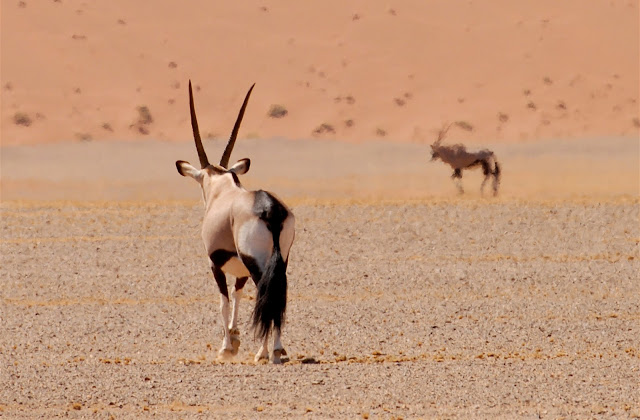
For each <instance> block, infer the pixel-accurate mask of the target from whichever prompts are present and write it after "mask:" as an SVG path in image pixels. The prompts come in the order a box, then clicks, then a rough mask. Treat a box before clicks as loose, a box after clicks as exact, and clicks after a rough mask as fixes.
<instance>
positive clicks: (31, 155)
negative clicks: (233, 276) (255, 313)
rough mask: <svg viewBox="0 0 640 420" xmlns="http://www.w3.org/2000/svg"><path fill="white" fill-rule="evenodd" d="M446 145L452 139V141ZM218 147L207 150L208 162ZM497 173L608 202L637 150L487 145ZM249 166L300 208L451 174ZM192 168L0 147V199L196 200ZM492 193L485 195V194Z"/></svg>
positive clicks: (508, 182)
mask: <svg viewBox="0 0 640 420" xmlns="http://www.w3.org/2000/svg"><path fill="white" fill-rule="evenodd" d="M452 140H453V139H452ZM224 144H225V143H224V142H221V141H208V142H206V143H205V146H206V149H207V152H208V154H209V156H210V159H211V160H214V159H217V158H218V156H219V155H220V154H221V153H222V150H223V149H224ZM483 146H488V147H490V148H491V149H492V150H494V151H495V153H496V156H497V159H498V161H499V162H500V165H501V167H502V182H501V187H500V196H501V197H502V198H505V199H523V200H530V199H534V200H546V199H567V198H572V199H576V198H586V199H590V200H595V199H610V198H614V197H620V196H631V197H637V196H638V195H639V194H640V142H639V141H638V139H637V138H636V139H632V138H612V137H608V138H607V137H605V138H595V139H582V140H575V141H566V140H553V141H551V140H550V141H537V142H527V143H518V144H505V143H496V144H485V145H483ZM244 157H248V158H250V159H251V161H252V164H251V170H250V171H249V173H248V174H247V175H245V176H243V177H242V182H243V184H244V185H245V186H246V187H247V188H249V189H256V188H263V189H268V190H271V191H275V192H277V193H278V194H279V195H280V196H281V197H283V198H286V199H293V200H297V201H298V202H300V201H301V200H311V201H313V200H318V199H331V200H343V201H344V200H351V201H353V200H375V201H380V200H419V199H431V198H449V197H452V196H454V195H455V192H456V189H455V184H454V182H453V181H452V180H451V179H450V176H451V174H452V172H453V171H452V170H451V168H450V167H449V166H447V165H445V164H443V163H442V162H429V160H430V158H431V155H430V148H429V146H426V145H420V144H408V143H394V142H389V141H374V142H366V143H361V144H353V143H345V142H339V141H326V140H295V141H294V140H269V141H261V140H246V139H243V140H242V141H238V143H237V144H236V147H235V150H234V152H233V155H232V157H231V158H232V160H233V161H235V160H237V159H240V158H244ZM178 159H183V160H188V161H191V162H192V163H194V164H195V163H197V162H198V158H197V155H196V152H195V147H194V146H193V141H190V142H186V143H175V142H155V141H146V142H145V141H138V142H78V143H69V142H67V143H56V144H44V145H42V144H41V145H25V146H5V147H0V198H1V199H2V200H5V201H6V200H106V201H109V200H133V201H138V200H145V201H146V200H161V201H162V200H196V199H198V198H199V197H200V193H199V189H198V186H197V184H195V183H194V182H193V181H192V180H190V179H185V178H183V177H181V176H180V175H179V174H178V173H177V172H176V169H175V161H176V160H178ZM482 179H483V177H482V173H481V171H480V170H472V171H465V172H464V173H463V184H464V186H465V189H466V196H467V197H469V198H478V197H479V196H480V191H479V190H480V184H481V182H482ZM488 189H489V188H487V191H488Z"/></svg>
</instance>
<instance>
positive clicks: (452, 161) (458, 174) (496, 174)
mask: <svg viewBox="0 0 640 420" xmlns="http://www.w3.org/2000/svg"><path fill="white" fill-rule="evenodd" d="M450 127H451V124H449V125H448V126H447V127H446V128H444V127H443V128H442V129H441V130H440V132H439V133H438V139H437V140H436V141H435V142H434V143H433V144H432V145H431V161H434V160H437V159H440V160H442V161H443V162H444V163H446V164H448V165H449V166H451V167H452V168H453V175H451V178H453V179H454V180H455V181H456V187H457V188H458V193H460V194H463V193H464V189H463V188H462V170H463V169H472V168H475V167H477V166H482V172H483V174H484V180H483V181H482V185H481V186H480V193H482V194H484V186H485V184H486V183H487V181H488V180H489V179H490V178H491V177H492V176H493V195H494V196H495V195H497V194H498V187H499V186H500V165H498V161H497V160H496V157H495V154H494V153H493V152H492V151H491V150H488V149H482V150H478V151H476V152H468V151H467V148H466V147H465V146H464V145H462V144H454V145H450V146H443V145H442V144H440V143H441V142H442V140H443V139H444V137H445V135H446V134H447V131H449V128H450Z"/></svg>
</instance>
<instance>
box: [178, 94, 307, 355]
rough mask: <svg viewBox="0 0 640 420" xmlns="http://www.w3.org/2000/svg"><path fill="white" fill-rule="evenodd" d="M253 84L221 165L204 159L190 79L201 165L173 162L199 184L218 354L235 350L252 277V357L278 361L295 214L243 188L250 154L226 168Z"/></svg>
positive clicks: (266, 196) (264, 195) (268, 196)
mask: <svg viewBox="0 0 640 420" xmlns="http://www.w3.org/2000/svg"><path fill="white" fill-rule="evenodd" d="M253 86H255V84H254V85H253ZM253 86H251V88H250V89H249V91H248V92H247V95H246V97H245V98H244V102H243V104H242V107H241V108H240V112H239V113H238V117H237V119H236V123H235V125H234V127H233V131H232V132H231V137H230V138H229V141H228V143H227V146H226V148H225V150H224V153H223V154H222V158H221V159H220V164H219V165H216V164H212V163H209V160H208V159H207V154H206V153H205V151H204V147H203V146H202V140H201V138H200V132H199V130H198V121H197V119H196V111H195V107H194V104H193V92H192V90H191V81H189V108H190V111H191V127H192V129H193V138H194V140H195V143H196V150H197V152H198V158H199V159H200V167H201V169H197V168H196V167H194V166H192V165H191V164H189V163H188V162H185V161H182V160H179V161H177V162H176V167H177V168H178V172H179V173H180V175H182V176H190V177H191V178H193V179H195V180H196V181H198V183H199V184H200V186H201V187H202V197H203V199H204V219H203V221H202V239H203V240H204V247H205V250H206V252H207V255H208V256H209V262H210V265H211V270H212V271H213V277H214V278H215V280H216V283H217V284H218V288H219V290H220V312H221V313H222V322H223V329H224V338H223V340H222V346H221V348H220V351H219V352H218V356H219V357H220V358H221V359H226V358H229V357H231V356H234V355H236V354H237V353H238V348H239V347H240V331H239V329H238V307H239V303H240V299H241V297H242V288H243V287H244V285H245V283H246V282H247V279H248V278H249V276H251V278H252V279H253V281H254V282H255V284H256V289H257V293H256V295H257V296H256V303H255V307H254V308H253V314H252V328H253V330H254V334H255V336H256V337H257V338H259V339H261V340H262V345H261V347H260V349H259V350H258V353H257V354H256V356H255V361H256V362H258V361H259V360H261V359H267V358H269V359H270V360H271V361H272V362H273V363H276V364H277V363H281V356H284V355H286V352H285V350H284V348H283V347H282V343H281V341H280V336H281V333H282V327H283V324H284V320H285V311H286V306H287V262H288V257H289V250H290V248H291V244H292V243H293V238H294V225H295V219H294V216H293V213H292V212H291V210H289V209H288V208H287V206H286V205H285V204H284V203H283V202H282V201H280V200H279V199H277V198H276V197H275V196H274V195H273V194H271V193H269V192H266V191H262V190H258V191H247V190H246V189H244V188H243V187H242V185H241V184H240V181H239V179H238V175H242V174H245V173H247V171H248V170H249V165H250V160H249V159H240V160H239V161H238V162H237V163H235V164H234V165H233V166H231V167H229V158H230V156H231V151H232V150H233V146H234V144H235V141H236V137H237V135H238V129H239V128H240V123H241V122H242V117H243V116H244V111H245V108H246V107H247V102H248V101H249V96H250V95H251V91H252V90H253ZM225 273H227V274H229V275H231V276H234V277H235V288H234V291H232V292H231V298H232V306H231V320H229V315H230V314H229V292H228V290H227V280H226V274H225ZM270 334H273V351H272V353H271V356H270V357H269V350H268V343H267V342H268V339H269V336H270Z"/></svg>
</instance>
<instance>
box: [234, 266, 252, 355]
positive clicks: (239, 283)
mask: <svg viewBox="0 0 640 420" xmlns="http://www.w3.org/2000/svg"><path fill="white" fill-rule="evenodd" d="M247 279H248V277H240V278H237V279H236V287H235V289H234V290H233V292H231V298H232V306H231V322H230V323H229V334H230V336H231V346H232V348H233V349H232V353H233V355H236V354H238V349H239V348H240V330H239V329H238V310H239V308H240V300H241V299H242V289H243V288H244V285H245V283H246V282H247Z"/></svg>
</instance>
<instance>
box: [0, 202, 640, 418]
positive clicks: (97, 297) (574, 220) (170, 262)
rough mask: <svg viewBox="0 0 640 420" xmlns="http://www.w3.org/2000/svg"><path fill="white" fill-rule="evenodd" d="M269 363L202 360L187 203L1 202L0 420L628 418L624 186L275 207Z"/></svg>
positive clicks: (245, 345)
mask: <svg viewBox="0 0 640 420" xmlns="http://www.w3.org/2000/svg"><path fill="white" fill-rule="evenodd" d="M290 204H291V207H292V208H293V210H294V212H295V214H296V217H297V234H296V241H295V243H294V247H293V248H292V253H291V259H290V264H289V306H288V313H287V315H288V317H287V324H286V327H285V331H284V338H283V342H284V344H285V347H286V349H287V351H288V360H287V362H286V363H284V364H283V365H281V366H273V365H268V364H259V365H255V364H254V363H253V362H252V356H253V354H254V353H255V351H257V348H258V347H259V345H258V343H257V342H256V341H254V340H253V336H252V334H251V332H250V331H248V319H249V313H250V310H251V307H252V305H253V299H252V296H253V294H254V293H255V288H254V287H253V285H248V286H247V293H246V294H245V296H246V297H247V299H245V300H244V301H243V304H242V306H241V310H240V313H241V315H240V324H241V327H242V345H241V348H240V353H239V354H238V356H236V359H235V360H234V361H233V362H227V363H222V362H220V361H218V360H216V355H217V349H218V346H219V345H220V342H221V334H222V327H221V322H220V318H219V310H218V303H219V298H218V291H217V288H216V286H215V283H214V282H213V279H212V276H211V274H210V271H209V269H208V264H207V261H206V257H205V256H204V252H203V246H202V243H201V240H200V237H199V228H200V219H201V211H202V210H201V204H200V203H198V202H196V201H195V200H194V201H171V202H69V201H64V202H62V201H61V202H32V201H29V202H19V201H10V202H6V201H5V202H3V203H2V205H1V207H0V212H1V214H0V216H1V219H0V220H1V222H0V223H1V226H0V229H1V240H0V245H1V251H2V252H1V261H0V285H1V290H2V296H1V300H0V304H1V306H0V309H1V310H0V322H1V323H2V326H3V333H2V335H0V363H1V369H0V383H2V384H3V385H2V386H1V387H0V417H6V418H32V417H44V418H53V417H71V418H85V417H92V418H139V417H145V416H151V415H154V416H156V417H159V418H301V417H312V418H433V417H435V418H562V417H566V418H592V417H596V418H603V417H611V418H634V417H639V416H640V393H639V392H638V385H639V381H640V379H639V378H640V312H639V309H638V296H640V283H639V282H638V274H639V270H640V255H639V241H640V227H639V224H638V220H639V208H640V207H639V205H638V204H639V201H638V199H637V198H633V197H632V198H629V197H626V198H625V197H619V198H611V199H607V200H587V199H574V200H520V199H497V200H488V199H486V200H483V199H480V198H460V199H458V198H456V199H454V198H451V199H437V198H434V199H431V200H415V201H399V200H398V201H389V202H384V201H370V202H367V201H364V200H361V201H357V202H356V201H354V202H348V201H344V200H342V201H334V202H332V201H330V200H325V201H323V202H320V201H317V202H306V201H304V200H292V201H290Z"/></svg>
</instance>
